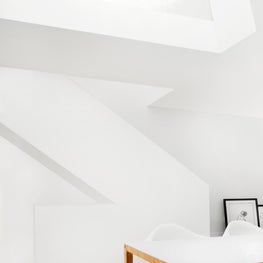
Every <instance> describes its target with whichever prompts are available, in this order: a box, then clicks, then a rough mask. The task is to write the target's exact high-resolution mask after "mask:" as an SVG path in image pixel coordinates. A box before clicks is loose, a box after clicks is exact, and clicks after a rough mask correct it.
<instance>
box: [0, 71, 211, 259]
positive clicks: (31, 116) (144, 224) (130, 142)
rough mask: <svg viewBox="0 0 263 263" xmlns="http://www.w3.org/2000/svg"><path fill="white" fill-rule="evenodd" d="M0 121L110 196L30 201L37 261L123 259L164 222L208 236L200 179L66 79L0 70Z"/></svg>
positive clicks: (206, 204)
mask: <svg viewBox="0 0 263 263" xmlns="http://www.w3.org/2000/svg"><path fill="white" fill-rule="evenodd" d="M0 120H1V122H3V123H4V124H5V125H6V126H8V127H9V128H11V129H12V130H13V131H14V132H16V133H17V134H19V135H20V136H21V137H23V138H24V139H26V140H27V141H28V142H29V143H31V144H32V145H34V146H35V147H37V148H38V149H39V150H41V151H42V152H43V153H45V154H46V155H48V156H49V157H50V158H52V159H53V160H55V161H56V162H57V163H59V164H60V165H62V166H63V167H65V168H66V169H68V170H69V171H71V172H72V173H73V174H74V175H76V176H77V177H79V178H81V179H82V180H83V181H84V182H85V183H86V184H87V185H90V186H92V187H94V188H95V189H96V190H97V191H99V192H100V193H101V194H103V195H104V196H106V197H107V198H109V199H110V200H111V201H112V202H113V204H108V205H102V204H100V205H96V204H94V205H91V206H84V207H83V206H82V207H81V206H79V207H72V206H63V207H59V208H54V207H50V206H48V204H46V205H45V206H39V207H37V209H36V214H35V215H36V241H37V242H36V258H37V262H38V263H46V262H49V263H62V262H63V263H65V262H72V260H73V259H74V262H76V263H82V262H83V263H84V262H94V263H102V262H109V263H111V262H122V260H123V255H122V249H123V243H124V242H125V240H129V239H143V238H145V237H146V235H147V234H148V233H149V232H150V231H151V229H152V228H153V227H155V226H156V225H157V224H160V223H165V222H174V223H178V224H180V225H183V226H185V227H188V228H190V229H192V230H193V231H196V232H199V233H203V234H208V232H209V201H208V186H207V184H206V183H204V182H203V181H202V180H200V179H199V178H198V177H197V176H195V175H194V174H193V173H192V172H191V171H189V170H188V169H187V168H186V167H184V166H183V165H181V164H180V163H179V162H178V161H177V160H176V159H175V158H173V157H172V156H171V155H169V154H167V153H166V152H165V151H163V150H162V149H161V148H160V147H158V146H157V145H155V144H154V143H152V142H151V141H150V140H149V139H147V138H146V137H145V136H144V135H142V134H141V133H140V132H138V131H137V130H136V129H134V128H133V127H132V126H131V125H129V124H128V123H127V122H125V121H123V120H122V119H121V118H119V117H118V116H116V114H114V113H113V112H112V111H110V110H109V109H108V108H106V107H105V106H104V105H103V104H101V103H100V102H98V101H96V100H95V99H94V98H93V97H92V96H90V95H89V94H88V93H87V92H86V91H85V90H84V89H82V88H80V87H79V86H78V85H76V84H75V83H74V82H72V80H70V79H69V78H67V77H65V76H62V75H56V74H47V73H40V72H34V71H24V70H16V69H7V68H1V70H0ZM33 157H34V156H33ZM29 167H30V165H29V164H25V169H29ZM9 173H10V178H12V174H13V173H14V171H13V170H12V169H11V170H10V171H9ZM35 173H40V172H39V171H37V172H34V174H35ZM36 180H37V179H36ZM37 182H39V181H38V180H37ZM8 184H9V187H11V188H12V184H11V183H10V182H9V183H8ZM41 184H42V182H41ZM40 186H41V185H40ZM7 189H8V188H7ZM9 190H10V191H11V190H12V189H10V188H9ZM32 191H34V192H35V191H36V190H35V188H34V189H33V190H32ZM35 193H36V192H35ZM6 195H8V193H6ZM55 200H56V199H55ZM13 204H14V208H16V207H15V205H16V202H15V201H14V202H13ZM5 205H6V203H5ZM26 205H30V206H32V202H31V199H30V202H29V203H26ZM7 207H8V208H9V207H10V206H9V205H8V204H7ZM193 208H194V209H193ZM21 209H22V208H21ZM196 210H198V212H199V215H198V218H196ZM21 211H22V210H21ZM16 219H17V217H16ZM102 250H104V251H105V253H101V251H102ZM20 262H21V261H17V263H20ZM24 262H26V261H24ZM24 262H23V263H24ZM28 262H29V261H27V263H28ZM31 262H32V261H31ZM12 263H13V262H12ZM14 263H16V262H14Z"/></svg>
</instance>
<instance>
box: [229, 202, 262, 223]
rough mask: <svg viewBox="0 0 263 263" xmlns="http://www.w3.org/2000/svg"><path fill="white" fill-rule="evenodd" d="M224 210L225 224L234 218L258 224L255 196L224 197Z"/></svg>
mask: <svg viewBox="0 0 263 263" xmlns="http://www.w3.org/2000/svg"><path fill="white" fill-rule="evenodd" d="M224 210H225V223H226V226H227V225H228V224H229V223H230V222H231V221H235V220H240V221H246V222H248V223H251V224H254V225H256V226H259V213H258V200H257V199H256V198H242V199H224ZM262 211H263V209H262ZM262 219H263V218H262ZM262 223H263V222H262Z"/></svg>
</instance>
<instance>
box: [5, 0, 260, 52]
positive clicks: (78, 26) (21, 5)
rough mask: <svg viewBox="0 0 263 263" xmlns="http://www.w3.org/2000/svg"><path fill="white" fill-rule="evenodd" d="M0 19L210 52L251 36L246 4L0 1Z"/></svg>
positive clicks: (220, 0)
mask: <svg viewBox="0 0 263 263" xmlns="http://www.w3.org/2000/svg"><path fill="white" fill-rule="evenodd" d="M131 2H132V4H131ZM0 18H2V19H8V20H14V21H20V22H27V23H32V24H38V25H44V26H51V27H56V28H62V29H70V30H75V31H81V32H83V33H84V32H89V33H96V34H102V35H107V36H114V37H120V38H125V39H134V40H140V41H146V42H151V43H159V44H164V45H170V46H176V47H184V48H190V49H196V50H203V51H209V52H216V53H220V52H223V51H224V50H226V49H228V48H229V47H231V46H233V45H235V44H237V43H238V42H240V41H241V40H243V39H245V38H246V37H248V36H249V35H251V34H253V33H254V32H255V23H254V17H253V14H252V11H251V5H250V0H238V1H237V0H134V1H128V0H86V1H83V0H67V1H64V0H45V1H42V0H23V1H21V0H1V9H0ZM207 18H208V19H207ZM209 18H210V19H209Z"/></svg>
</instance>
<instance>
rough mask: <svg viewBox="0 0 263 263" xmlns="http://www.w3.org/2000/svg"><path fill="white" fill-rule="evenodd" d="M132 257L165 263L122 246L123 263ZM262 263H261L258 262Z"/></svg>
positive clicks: (150, 262) (131, 261)
mask: <svg viewBox="0 0 263 263" xmlns="http://www.w3.org/2000/svg"><path fill="white" fill-rule="evenodd" d="M133 256H137V257H139V258H141V259H144V260H145V261H147V262H149V263H167V262H165V261H163V260H160V259H158V258H155V257H153V256H151V255H149V254H147V253H144V252H142V251H140V250H138V249H136V248H133V247H131V246H128V245H124V262H125V263H133ZM259 263H263V262H259Z"/></svg>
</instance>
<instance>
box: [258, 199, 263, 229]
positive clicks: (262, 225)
mask: <svg viewBox="0 0 263 263" xmlns="http://www.w3.org/2000/svg"><path fill="white" fill-rule="evenodd" d="M260 207H263V204H259V205H258V216H259V226H260V227H261V228H263V222H262V224H261V221H263V219H262V220H261V216H260V213H259V208H260Z"/></svg>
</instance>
